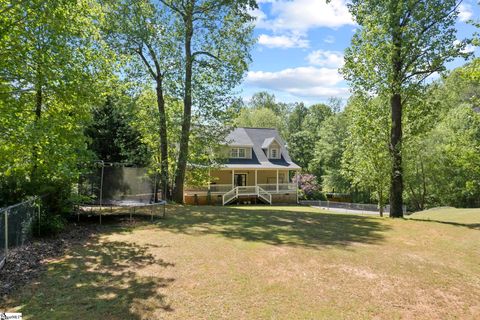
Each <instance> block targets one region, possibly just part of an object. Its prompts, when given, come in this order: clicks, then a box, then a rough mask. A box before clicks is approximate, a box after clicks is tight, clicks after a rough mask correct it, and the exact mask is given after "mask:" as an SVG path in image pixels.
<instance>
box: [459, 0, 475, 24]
mask: <svg viewBox="0 0 480 320" xmlns="http://www.w3.org/2000/svg"><path fill="white" fill-rule="evenodd" d="M458 11H459V12H458V19H460V21H463V22H465V21H468V20H470V19H471V18H472V16H473V11H472V6H471V5H469V4H465V3H462V4H461V5H460V6H459V7H458Z"/></svg>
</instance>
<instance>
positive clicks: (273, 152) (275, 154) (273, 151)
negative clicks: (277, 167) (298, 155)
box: [270, 148, 280, 159]
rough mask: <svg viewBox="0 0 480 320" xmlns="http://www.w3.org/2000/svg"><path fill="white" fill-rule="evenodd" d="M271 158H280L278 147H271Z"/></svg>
mask: <svg viewBox="0 0 480 320" xmlns="http://www.w3.org/2000/svg"><path fill="white" fill-rule="evenodd" d="M270 159H280V152H279V150H278V149H277V148H271V149H270Z"/></svg>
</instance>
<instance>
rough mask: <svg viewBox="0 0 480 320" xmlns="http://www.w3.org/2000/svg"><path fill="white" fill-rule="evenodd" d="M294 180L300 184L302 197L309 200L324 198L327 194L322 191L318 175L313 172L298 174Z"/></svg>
mask: <svg viewBox="0 0 480 320" xmlns="http://www.w3.org/2000/svg"><path fill="white" fill-rule="evenodd" d="M293 182H294V183H297V184H298V187H299V189H300V196H301V198H304V199H308V200H323V198H325V196H324V195H323V194H322V193H321V187H320V185H319V184H318V181H317V177H316V176H315V175H313V174H311V173H303V174H296V175H295V176H294V177H293Z"/></svg>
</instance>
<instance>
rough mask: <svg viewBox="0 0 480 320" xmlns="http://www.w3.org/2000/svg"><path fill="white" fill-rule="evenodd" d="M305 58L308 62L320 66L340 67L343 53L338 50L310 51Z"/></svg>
mask: <svg viewBox="0 0 480 320" xmlns="http://www.w3.org/2000/svg"><path fill="white" fill-rule="evenodd" d="M307 60H308V62H309V63H310V64H312V65H315V66H320V67H330V68H340V67H341V66H343V63H344V62H343V53H341V52H339V51H325V50H316V51H312V52H311V53H310V54H309V55H308V56H307Z"/></svg>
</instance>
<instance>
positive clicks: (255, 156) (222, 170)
mask: <svg viewBox="0 0 480 320" xmlns="http://www.w3.org/2000/svg"><path fill="white" fill-rule="evenodd" d="M226 141H227V142H226V149H227V152H228V160H227V161H226V163H224V164H222V165H221V166H219V167H218V168H212V169H211V170H210V178H211V179H210V183H209V184H208V185H207V186H203V187H196V188H192V187H190V188H187V189H186V191H185V194H184V202H185V203H187V204H219V205H226V204H230V203H247V204H248V203H266V204H272V203H297V201H298V195H297V192H298V187H297V185H296V184H295V183H292V182H291V177H292V176H293V174H294V172H296V171H299V170H300V167H299V166H298V165H296V164H295V163H294V162H292V160H291V159H290V156H289V154H288V151H287V149H286V147H285V142H284V141H283V139H282V138H281V137H280V135H279V133H278V131H277V130H276V129H266V128H236V129H235V130H233V131H232V132H231V133H230V134H229V135H228V137H227V139H226Z"/></svg>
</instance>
